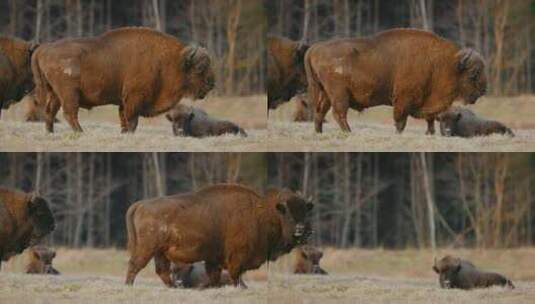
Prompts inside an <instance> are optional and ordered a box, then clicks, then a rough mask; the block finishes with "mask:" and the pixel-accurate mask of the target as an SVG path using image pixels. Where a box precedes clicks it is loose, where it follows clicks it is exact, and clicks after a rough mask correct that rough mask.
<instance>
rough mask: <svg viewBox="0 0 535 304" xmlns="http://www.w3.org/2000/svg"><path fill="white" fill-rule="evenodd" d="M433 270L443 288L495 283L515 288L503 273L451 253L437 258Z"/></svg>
mask: <svg viewBox="0 0 535 304" xmlns="http://www.w3.org/2000/svg"><path fill="white" fill-rule="evenodd" d="M433 270H434V271H435V272H436V273H437V274H438V275H439V283H440V287H442V288H459V289H473V288H485V287H490V286H493V285H500V286H507V287H510V288H515V286H514V285H513V283H512V282H511V280H509V279H507V278H506V277H504V276H503V275H501V274H498V273H493V272H484V271H481V270H479V269H477V267H476V266H475V265H474V264H472V263H471V262H469V261H466V260H462V259H460V258H456V257H452V256H449V255H447V256H445V257H443V258H442V259H440V260H439V261H438V262H437V261H436V260H435V263H434V265H433Z"/></svg>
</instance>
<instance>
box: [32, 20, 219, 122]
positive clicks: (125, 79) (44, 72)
mask: <svg viewBox="0 0 535 304" xmlns="http://www.w3.org/2000/svg"><path fill="white" fill-rule="evenodd" d="M32 71H33V74H34V81H35V85H36V96H37V99H38V100H39V102H40V103H44V104H45V105H46V106H45V109H46V114H47V121H46V126H47V130H48V131H49V132H53V130H54V123H53V119H54V117H55V116H56V113H57V112H58V110H59V108H60V107H63V112H64V114H65V118H66V120H67V122H68V123H69V124H70V126H71V127H72V129H73V130H74V131H79V132H81V131H82V128H81V127H80V124H79V122H78V109H79V108H86V109H91V108H92V107H96V106H101V105H105V104H115V105H118V106H119V117H120V121H121V130H122V132H134V131H135V129H136V127H137V123H138V118H139V116H144V117H150V116H156V115H159V114H161V113H164V112H167V111H169V109H171V108H172V107H173V106H174V105H175V104H177V103H178V102H179V101H180V100H181V99H182V98H183V97H187V96H190V97H193V98H196V99H202V98H204V97H205V95H206V94H207V93H208V92H209V91H210V90H212V88H213V87H214V73H213V71H212V67H211V60H210V57H209V56H208V53H207V51H206V50H205V49H204V48H201V47H197V46H186V45H184V44H183V43H181V42H180V41H178V40H177V39H176V38H174V37H173V36H170V35H167V34H164V33H161V32H157V31H154V30H151V29H148V28H134V27H129V28H120V29H115V30H112V31H109V32H107V33H104V34H102V35H100V36H97V37H94V38H78V39H66V40H59V41H56V42H52V43H47V44H44V45H42V46H41V47H39V49H38V50H37V51H36V52H35V55H34V56H33V57H32Z"/></svg>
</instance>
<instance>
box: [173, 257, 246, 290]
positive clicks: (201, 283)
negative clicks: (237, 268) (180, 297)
mask: <svg viewBox="0 0 535 304" xmlns="http://www.w3.org/2000/svg"><path fill="white" fill-rule="evenodd" d="M171 280H172V281H173V282H174V283H175V286H180V287H183V288H204V287H206V286H208V285H209V284H210V278H209V277H208V274H207V273H206V266H205V265H204V262H196V263H193V264H175V263H172V265H171ZM240 280H241V278H240ZM219 283H220V285H221V286H225V285H233V284H234V283H233V282H232V279H231V278H230V275H229V273H228V271H226V270H223V271H221V278H220V282H219Z"/></svg>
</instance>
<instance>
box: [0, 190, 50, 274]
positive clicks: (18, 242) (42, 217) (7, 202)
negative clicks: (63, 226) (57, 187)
mask: <svg viewBox="0 0 535 304" xmlns="http://www.w3.org/2000/svg"><path fill="white" fill-rule="evenodd" d="M0 227H2V229H0V265H1V263H2V261H7V260H9V258H10V257H12V256H14V255H16V254H20V253H22V252H23V251H24V249H26V248H28V247H29V246H33V245H35V244H37V243H38V242H39V241H40V240H41V239H42V238H43V237H45V236H46V235H47V234H49V233H50V232H52V230H54V228H55V221H54V216H53V215H52V212H51V211H50V208H49V207H48V203H47V201H46V200H45V199H43V198H42V197H40V196H37V195H35V194H29V193H24V192H20V191H16V190H10V189H7V188H2V187H0Z"/></svg>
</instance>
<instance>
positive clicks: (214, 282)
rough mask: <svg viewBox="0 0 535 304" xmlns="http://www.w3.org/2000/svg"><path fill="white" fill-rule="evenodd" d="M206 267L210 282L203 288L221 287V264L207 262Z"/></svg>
mask: <svg viewBox="0 0 535 304" xmlns="http://www.w3.org/2000/svg"><path fill="white" fill-rule="evenodd" d="M204 267H205V269H206V275H207V276H208V282H207V284H206V283H205V284H203V285H202V286H201V288H206V287H219V286H221V266H220V265H219V264H214V263H208V262H205V264H204Z"/></svg>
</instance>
